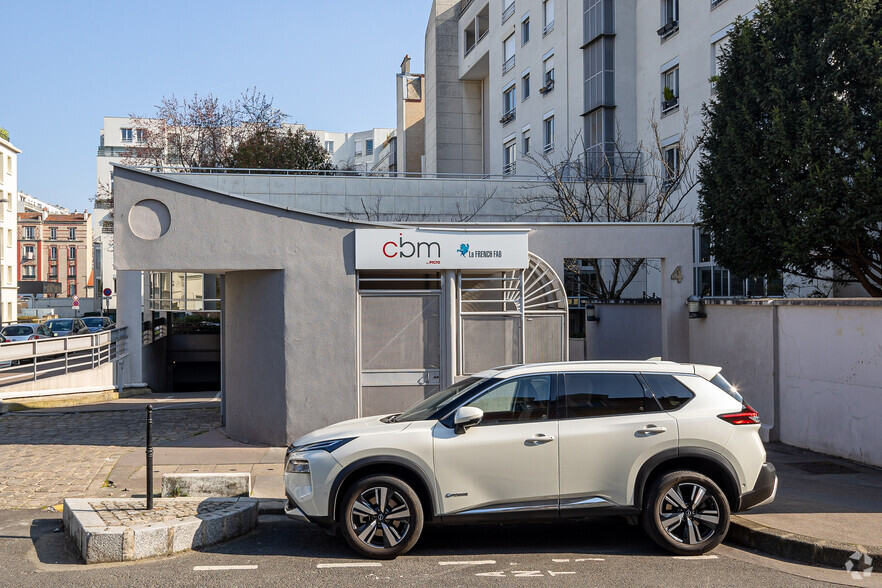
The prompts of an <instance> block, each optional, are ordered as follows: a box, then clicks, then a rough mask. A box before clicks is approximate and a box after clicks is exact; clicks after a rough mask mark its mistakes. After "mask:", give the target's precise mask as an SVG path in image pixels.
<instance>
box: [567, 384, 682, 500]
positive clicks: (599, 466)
mask: <svg viewBox="0 0 882 588" xmlns="http://www.w3.org/2000/svg"><path fill="white" fill-rule="evenodd" d="M560 379H561V387H562V389H561V390H559V395H558V397H559V402H558V406H559V411H560V418H561V420H560V486H561V488H560V491H561V503H560V507H561V513H562V514H563V513H564V512H565V511H567V510H571V509H586V508H596V507H604V506H631V505H633V502H634V481H635V480H636V477H637V472H638V471H639V470H640V467H641V466H642V465H643V464H644V463H645V462H646V460H648V459H649V458H650V457H652V456H653V455H655V454H657V453H659V452H660V451H664V450H665V449H676V447H677V442H678V432H677V421H676V419H674V418H673V417H672V416H670V415H669V414H667V413H665V412H663V411H662V410H661V407H660V406H659V405H658V402H656V400H655V398H653V396H652V393H651V392H650V391H649V390H648V389H647V388H646V387H645V385H644V382H643V381H642V379H641V377H640V376H639V375H638V374H636V373H621V372H619V373H598V372H575V373H567V374H563V375H562V377H561V378H560Z"/></svg>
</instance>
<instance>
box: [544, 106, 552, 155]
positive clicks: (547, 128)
mask: <svg viewBox="0 0 882 588" xmlns="http://www.w3.org/2000/svg"><path fill="white" fill-rule="evenodd" d="M542 138H543V139H544V141H545V146H544V147H543V149H544V150H545V153H548V152H549V151H553V150H554V115H553V114H552V115H551V116H549V117H548V118H546V119H545V120H543V121H542Z"/></svg>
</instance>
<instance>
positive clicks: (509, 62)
mask: <svg viewBox="0 0 882 588" xmlns="http://www.w3.org/2000/svg"><path fill="white" fill-rule="evenodd" d="M514 66H515V56H514V55H512V56H511V57H509V58H508V59H506V60H505V61H503V62H502V75H505V74H507V73H508V72H509V71H511V69H512V68H513V67H514Z"/></svg>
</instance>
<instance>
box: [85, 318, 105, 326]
mask: <svg viewBox="0 0 882 588" xmlns="http://www.w3.org/2000/svg"><path fill="white" fill-rule="evenodd" d="M83 322H84V323H86V326H87V327H102V326H104V319H102V318H101V317H100V316H96V317H89V318H84V319H83Z"/></svg>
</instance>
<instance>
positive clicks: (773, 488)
mask: <svg viewBox="0 0 882 588" xmlns="http://www.w3.org/2000/svg"><path fill="white" fill-rule="evenodd" d="M777 493H778V474H777V473H775V466H774V465H772V464H771V463H770V462H766V463H764V464H763V467H762V468H761V469H760V474H759V476H758V477H757V479H756V484H754V485H753V490H751V491H750V492H747V493H745V494H742V495H741V500H740V502H739V505H738V512H740V511H744V510H749V509H751V508H756V507H757V506H762V505H764V504H769V503H770V502H772V501H774V500H775V495H776V494H777Z"/></svg>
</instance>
